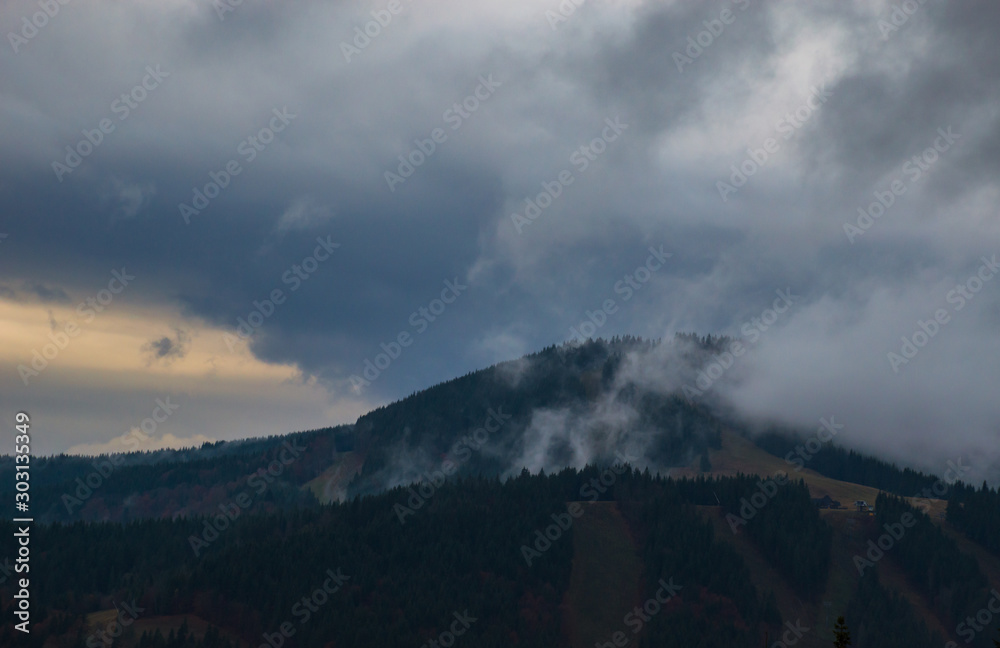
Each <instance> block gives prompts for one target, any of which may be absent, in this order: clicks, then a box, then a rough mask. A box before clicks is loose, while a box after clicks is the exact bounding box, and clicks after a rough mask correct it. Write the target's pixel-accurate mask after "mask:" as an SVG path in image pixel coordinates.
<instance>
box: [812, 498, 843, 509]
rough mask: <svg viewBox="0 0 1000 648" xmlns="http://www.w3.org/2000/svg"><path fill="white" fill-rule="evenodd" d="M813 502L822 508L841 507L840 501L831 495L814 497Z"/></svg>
mask: <svg viewBox="0 0 1000 648" xmlns="http://www.w3.org/2000/svg"><path fill="white" fill-rule="evenodd" d="M812 503H813V504H815V505H816V507H817V508H821V509H839V508H840V502H838V501H837V500H835V499H833V498H832V497H830V496H829V495H824V496H823V497H814V498H812Z"/></svg>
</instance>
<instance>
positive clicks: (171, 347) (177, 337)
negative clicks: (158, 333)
mask: <svg viewBox="0 0 1000 648" xmlns="http://www.w3.org/2000/svg"><path fill="white" fill-rule="evenodd" d="M190 341H191V336H190V335H189V334H188V332H187V331H185V330H183V329H174V335H173V337H171V336H169V335H164V336H162V337H160V338H157V339H155V340H150V341H149V342H147V343H146V344H144V345H143V346H142V352H143V354H145V355H146V358H147V362H148V363H149V364H152V363H154V362H171V361H173V360H177V359H179V358H183V357H184V356H185V354H186V353H187V347H188V343H189V342H190Z"/></svg>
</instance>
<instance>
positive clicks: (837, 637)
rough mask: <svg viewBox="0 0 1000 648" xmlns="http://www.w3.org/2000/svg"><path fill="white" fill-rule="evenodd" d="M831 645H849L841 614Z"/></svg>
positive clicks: (849, 640)
mask: <svg viewBox="0 0 1000 648" xmlns="http://www.w3.org/2000/svg"><path fill="white" fill-rule="evenodd" d="M833 645H834V647H835V648H847V647H848V646H850V645H851V633H850V631H849V630H848V629H847V623H846V622H845V621H844V617H843V616H839V617H837V623H836V624H835V625H834V626H833ZM998 648H1000V646H998Z"/></svg>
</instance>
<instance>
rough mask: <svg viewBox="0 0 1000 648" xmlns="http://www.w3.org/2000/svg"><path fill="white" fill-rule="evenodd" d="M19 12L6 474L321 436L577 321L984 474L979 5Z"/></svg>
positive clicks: (156, 5) (991, 145)
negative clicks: (754, 335)
mask: <svg viewBox="0 0 1000 648" xmlns="http://www.w3.org/2000/svg"><path fill="white" fill-rule="evenodd" d="M44 4H45V3H38V2H37V1H36V0H9V1H7V2H4V3H3V4H2V6H0V25H2V28H3V29H2V31H3V33H4V34H5V35H6V36H5V41H6V42H5V43H4V44H3V47H2V48H0V79H2V83H0V119H2V126H3V127H2V129H0V150H2V151H3V155H2V156H0V232H2V233H3V234H6V237H5V238H3V239H2V242H0V319H2V326H3V336H2V340H0V358H2V362H3V367H4V369H3V372H2V374H0V394H2V396H0V414H2V415H3V418H4V420H5V425H7V426H9V425H10V422H11V421H12V420H13V413H14V412H16V411H17V410H19V409H25V410H27V411H29V412H30V413H31V414H32V415H33V417H34V424H35V432H36V435H35V448H34V450H35V451H36V452H38V453H51V452H61V451H67V450H70V449H73V450H74V451H82V450H87V449H90V450H96V449H102V448H108V447H115V444H119V445H120V443H121V439H119V440H118V441H114V439H115V438H116V437H120V436H121V435H123V434H125V433H127V432H128V431H129V430H130V429H132V428H134V427H136V426H140V425H141V424H142V421H143V420H144V419H146V418H150V422H152V420H153V417H154V415H155V417H156V418H161V419H164V420H162V421H160V422H157V423H156V426H155V430H154V429H153V426H152V425H151V424H150V422H147V424H146V430H147V431H151V432H152V434H151V437H152V438H151V439H149V440H148V441H146V442H145V443H146V446H145V447H156V446H158V445H176V444H179V443H196V442H199V441H201V440H203V439H206V438H210V439H233V438H238V437H244V436H259V435H266V434H273V433H283V432H288V431H293V430H299V429H308V428H314V427H320V426H324V425H329V424H334V423H344V422H352V421H353V420H354V419H355V418H356V417H357V416H358V415H359V414H361V413H363V412H365V411H367V410H368V409H370V408H371V407H373V406H377V405H379V404H384V403H386V402H389V401H392V400H395V399H398V398H400V397H403V396H405V395H407V394H409V393H410V392H412V391H414V390H417V389H420V388H423V387H427V386H430V385H432V384H435V383H437V382H440V381H442V380H445V379H449V378H452V377H455V376H457V375H461V374H464V373H466V372H468V371H470V370H474V369H477V368H481V367H483V366H486V365H489V364H492V363H494V362H498V361H501V360H506V359H511V358H515V357H517V356H519V355H521V354H524V353H527V352H531V351H534V350H538V349H539V348H541V347H543V346H546V345H548V344H552V343H561V342H563V341H566V340H568V339H570V338H571V337H572V336H573V335H574V333H572V332H571V327H576V328H577V330H580V329H579V326H580V324H581V323H582V322H584V321H587V318H588V315H587V312H588V311H591V312H592V313H594V312H596V310H598V309H601V308H602V307H603V306H604V305H605V302H606V300H609V299H610V300H614V304H613V308H611V309H610V310H612V311H613V312H611V313H610V314H608V315H606V316H605V317H604V318H603V319H602V317H601V316H598V315H595V317H594V319H595V320H598V321H599V322H600V321H603V322H604V323H603V325H602V326H600V327H595V330H596V333H595V334H596V335H601V336H604V337H610V336H612V335H615V334H623V333H631V334H636V335H641V336H645V337H653V338H658V337H669V336H672V335H673V333H674V332H675V331H678V330H681V331H698V332H700V333H729V334H736V335H738V334H740V333H741V331H742V333H743V334H744V335H745V334H746V330H743V329H744V327H745V326H747V325H749V326H750V327H752V328H756V329H757V330H758V331H759V333H760V334H759V339H758V340H757V341H756V342H755V343H754V344H753V345H752V346H753V353H752V354H751V355H750V356H747V357H745V358H742V359H741V363H742V364H741V368H740V370H739V371H740V374H739V375H740V376H742V377H743V379H742V380H741V382H740V387H739V388H737V389H734V390H733V391H732V392H731V393H728V394H727V397H729V398H731V399H732V400H733V402H734V403H735V404H737V405H738V406H739V407H741V408H743V409H744V410H745V411H746V412H747V413H749V414H753V415H755V416H760V417H764V418H772V417H779V418H782V419H784V420H786V421H791V422H798V423H802V424H806V425H812V424H813V423H814V422H818V420H819V418H820V417H824V416H825V417H828V416H830V415H835V416H837V417H838V421H842V422H843V423H844V424H845V426H846V427H845V430H844V440H845V441H846V442H848V443H851V444H853V445H859V446H862V447H866V448H869V449H874V450H878V451H879V452H883V453H886V454H888V455H890V456H891V457H893V458H898V459H900V460H903V461H910V462H915V463H922V464H923V465H925V466H926V467H928V468H931V469H939V470H944V468H945V463H946V461H948V460H953V461H954V460H955V459H956V458H959V457H962V458H964V460H965V461H966V463H970V462H971V463H978V464H979V468H980V470H982V471H984V472H988V470H987V468H988V466H990V465H993V466H994V467H995V466H996V465H997V464H996V461H997V447H998V446H1000V444H998V443H997V440H998V436H1000V403H998V402H997V401H998V400H1000V399H997V398H996V396H997V385H998V384H1000V383H998V378H1000V376H998V374H1000V368H998V366H1000V365H998V362H997V358H998V357H1000V354H998V352H1000V299H998V296H1000V281H992V280H991V279H992V274H993V273H995V272H998V269H997V268H994V267H993V266H992V265H990V263H986V261H990V262H992V259H994V258H996V257H995V256H994V255H997V254H1000V226H998V224H997V204H998V184H997V178H1000V173H998V171H1000V169H998V162H1000V128H998V117H1000V115H998V110H1000V102H998V96H997V95H998V90H1000V82H998V81H1000V80H998V78H997V77H998V76H1000V64H998V63H1000V61H998V59H1000V49H997V47H996V46H995V38H994V37H995V33H996V29H997V27H998V26H1000V6H998V5H996V4H995V3H954V2H952V3H949V2H944V1H943V0H927V1H926V2H922V3H921V2H917V1H915V0H913V1H910V2H907V3H903V4H900V5H899V6H898V7H895V8H894V5H893V4H892V3H889V2H873V1H870V0H865V1H860V0H859V1H856V2H844V1H843V0H836V1H834V0H830V1H828V2H801V3H768V4H764V3H761V2H757V1H744V2H697V3H696V2H647V1H642V0H617V1H616V0H586V2H583V3H581V4H580V6H579V7H577V6H576V5H575V4H574V3H572V2H570V0H565V1H564V2H563V3H562V5H560V4H559V3H558V2H556V1H555V0H553V1H551V2H546V1H533V2H527V1H523V0H504V1H503V2H499V1H493V2H477V3H470V2H464V1H463V2H460V1H458V0H436V1H434V2H431V1H429V0H415V1H411V0H399V1H398V3H397V2H384V1H381V0H376V1H374V2H367V1H366V2H358V1H350V2H319V1H313V0H301V1H298V2H294V3H293V2H270V1H264V0H243V2H241V3H240V4H238V5H237V4H236V3H235V2H234V3H232V4H229V3H227V2H226V0H217V1H215V2H212V1H210V0H155V1H154V0H131V1H128V2H111V1H108V0H88V1H86V2H83V1H77V2H67V3H66V4H59V3H57V2H55V1H53V2H52V5H51V6H49V9H48V11H49V13H50V14H53V15H51V16H49V15H46V14H45V13H44V7H43V5H44ZM904 5H905V6H904ZM366 32H367V33H366ZM915 156H916V157H915ZM234 172H235V173H234ZM876 192H877V195H876ZM540 194H541V195H540ZM878 196H881V200H882V203H886V204H888V206H887V207H884V208H883V207H882V205H881V204H877V203H876V205H875V206H874V207H873V206H872V203H873V202H876V201H877V200H878ZM526 199H531V204H529V203H528V202H526ZM532 205H534V206H532ZM535 206H537V209H536V207H535ZM859 208H861V209H863V210H867V211H869V212H870V214H872V217H869V216H861V215H860V214H859ZM526 212H527V213H526ZM875 216H877V217H875ZM859 218H860V221H859ZM845 225H848V226H851V227H846V228H845ZM650 248H652V251H651V250H650ZM653 252H657V253H658V256H656V255H654V254H653ZM310 257H311V258H310ZM983 257H985V261H984V259H983ZM643 266H645V267H646V268H647V269H646V270H639V271H638V273H637V269H639V268H640V267H643ZM296 268H298V269H296ZM114 273H118V275H123V276H122V277H117V278H116V275H115V274H114ZM977 273H979V278H978V279H976V277H977ZM132 277H134V278H132ZM984 277H985V279H984ZM619 282H620V283H619ZM959 285H961V286H963V290H965V291H966V292H967V293H968V295H969V298H966V297H960V295H961V293H959V292H952V291H954V290H955V289H956V286H959ZM276 290H278V291H280V293H278V296H279V301H281V303H279V304H274V305H273V309H272V307H271V306H269V305H268V303H265V301H266V300H270V299H271V298H272V296H273V294H275V293H274V291H276ZM778 290H781V291H786V290H790V291H791V294H793V295H794V296H795V299H794V301H793V303H792V305H791V306H790V307H789V308H788V309H787V310H786V311H785V312H783V313H781V314H780V316H779V317H778V318H777V321H776V322H775V323H774V324H773V325H769V326H766V328H767V330H763V329H762V328H760V327H757V325H756V324H752V323H751V322H752V318H755V317H758V318H759V317H761V315H762V314H763V313H764V311H765V310H766V309H768V308H769V307H771V306H772V304H773V302H774V300H775V299H776V298H777V297H776V291H778ZM102 291H103V292H102ZM115 291H117V292H115ZM88 299H91V300H94V302H93V303H88V301H87V300H88ZM435 300H442V301H437V302H436V301H435ZM255 301H256V302H257V305H256V306H255ZM102 302H103V303H102ZM446 302H447V303H446ZM421 308H424V309H428V310H426V311H424V312H423V313H421V311H420V309H421ZM255 313H256V314H255ZM936 315H937V316H939V322H937V328H936V329H935V328H934V326H933V325H929V324H927V321H933V320H934V319H935V316H936ZM239 318H243V320H246V321H247V322H248V326H246V327H243V329H242V331H240V329H239V328H238V327H239V325H240V320H239ZM920 321H924V322H925V329H928V330H932V331H934V335H933V336H930V335H929V334H927V337H926V339H925V338H923V337H921V336H920V335H917V339H916V340H914V339H913V336H914V334H915V333H916V332H918V331H921V326H920V324H919V322H920ZM74 326H75V328H74ZM67 327H70V330H71V331H73V332H75V334H74V335H72V336H70V335H69V333H68V332H67ZM585 328H587V330H586V331H585V333H586V332H589V327H585ZM241 332H242V333H243V335H242V336H241V335H240V333H241ZM248 333H250V335H247V334H248ZM63 334H66V336H65V338H64V337H63ZM401 334H403V335H402V337H403V341H404V342H408V345H407V346H401V347H399V352H398V353H395V351H396V347H395V346H394V345H393V344H392V343H393V341H398V340H399V338H400V335H401ZM227 336H228V337H227ZM904 336H905V337H907V338H909V339H910V340H911V341H913V342H915V343H921V342H926V343H925V344H922V345H920V348H916V347H914V349H913V350H915V351H916V354H915V355H914V353H912V351H913V350H910V349H904V348H903V347H904V343H903V340H902V339H901V338H903V337H904ZM60 342H62V343H63V344H62V345H61V347H65V348H61V347H60ZM383 343H384V344H385V345H386V348H387V349H388V352H387V355H386V356H383V357H382V358H378V354H380V353H383V352H384V351H383V349H382V347H381V346H380V345H382V344H383ZM46 345H53V346H49V347H48V348H46ZM36 351H37V352H38V355H35V352H36ZM904 351H905V353H904ZM889 353H896V354H899V357H900V358H902V359H904V360H906V363H905V364H904V363H901V362H899V361H894V360H893V358H892V357H891V356H889V355H888V354H889ZM389 354H391V355H395V356H396V357H390V356H389ZM46 356H47V357H46ZM906 356H912V357H906ZM366 360H367V361H370V362H371V363H372V364H373V366H374V365H375V364H376V363H378V364H379V365H381V366H382V367H383V368H381V369H379V373H378V374H377V375H376V373H375V370H374V369H369V371H368V376H367V377H366V376H365V374H364V370H365V368H366ZM387 360H388V361H389V362H386V361H387ZM33 362H34V364H33ZM734 375H735V374H734ZM352 376H357V377H360V379H359V378H357V377H355V378H354V379H353V380H352ZM372 378H374V379H372ZM361 379H364V382H362V381H361ZM167 398H169V399H170V401H169V403H163V404H166V405H168V407H167V408H166V410H169V411H170V412H171V413H170V414H169V416H165V415H163V412H164V411H166V410H164V409H163V408H161V409H160V410H156V408H157V407H158V406H159V405H158V404H157V402H156V399H161V401H162V400H164V399H167ZM109 443H110V444H111V445H110V446H109V445H107V444H109ZM9 451H10V450H9V449H5V450H4V452H9Z"/></svg>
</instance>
